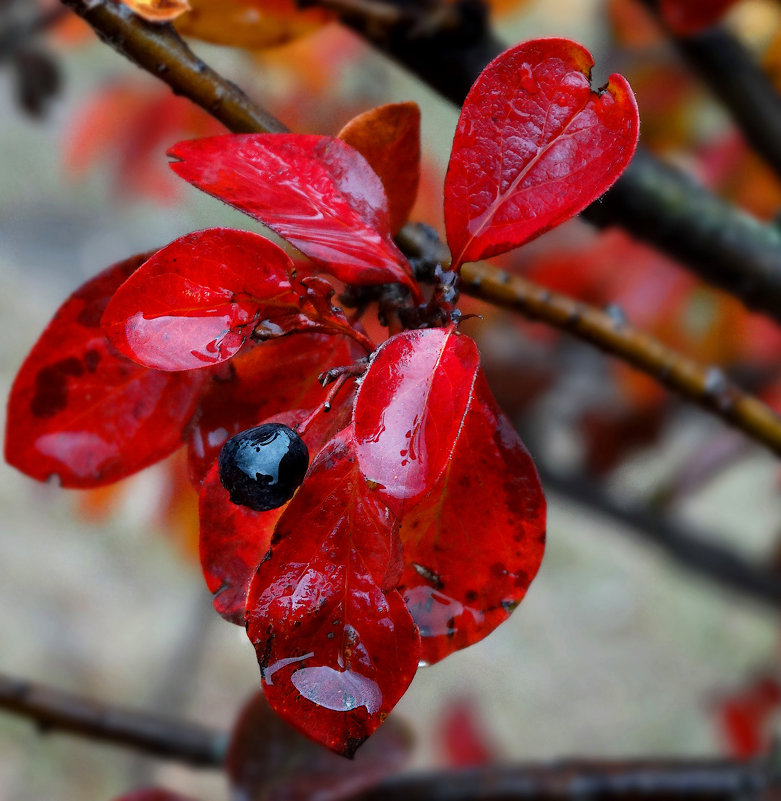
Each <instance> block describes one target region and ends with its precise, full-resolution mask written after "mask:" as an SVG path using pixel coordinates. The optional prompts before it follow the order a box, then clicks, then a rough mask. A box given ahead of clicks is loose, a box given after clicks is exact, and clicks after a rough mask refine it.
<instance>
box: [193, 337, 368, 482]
mask: <svg viewBox="0 0 781 801" xmlns="http://www.w3.org/2000/svg"><path fill="white" fill-rule="evenodd" d="M357 355H358V354H357V353H356V349H355V348H354V347H353V346H352V345H351V344H350V341H349V340H347V339H345V337H340V336H328V335H325V334H299V335H298V336H295V337H285V338H283V339H276V340H270V341H269V342H263V343H261V344H259V345H256V346H255V347H253V348H252V349H250V350H245V351H244V352H243V353H241V354H240V355H239V356H237V357H236V358H235V359H233V360H232V361H231V362H230V364H229V365H227V368H228V373H227V375H217V374H215V375H214V376H213V377H212V378H211V380H210V381H209V382H208V383H207V384H206V386H205V389H204V392H203V395H202V399H201V403H200V409H199V412H198V415H197V417H196V419H195V421H194V424H193V425H192V427H191V429H190V434H189V444H190V448H189V454H188V458H189V463H190V477H191V479H192V481H193V483H194V484H196V486H197V485H200V483H201V482H202V481H203V477H204V476H205V475H206V473H207V471H208V470H209V468H210V467H211V465H212V463H213V462H214V460H215V459H216V458H217V455H218V454H219V452H220V448H222V446H223V444H224V443H225V441H226V440H227V439H228V438H229V437H232V436H233V435H234V434H238V433H239V431H243V430H244V429H246V428H251V427H252V426H255V425H258V423H259V422H260V421H262V420H265V419H267V418H269V417H271V416H273V415H276V414H279V413H281V412H284V411H287V410H289V409H311V408H315V407H316V406H318V405H320V404H322V403H323V402H324V401H325V398H326V396H327V394H328V393H327V390H325V389H323V387H322V386H320V384H319V383H318V381H317V377H318V376H319V375H320V373H323V372H325V371H326V370H328V369H330V368H331V367H338V366H341V365H347V364H351V363H352V362H353V361H355V359H356V357H357ZM347 394H348V393H346V392H345V393H343V395H340V396H339V398H338V399H342V400H344V399H345V398H346V396H347Z"/></svg>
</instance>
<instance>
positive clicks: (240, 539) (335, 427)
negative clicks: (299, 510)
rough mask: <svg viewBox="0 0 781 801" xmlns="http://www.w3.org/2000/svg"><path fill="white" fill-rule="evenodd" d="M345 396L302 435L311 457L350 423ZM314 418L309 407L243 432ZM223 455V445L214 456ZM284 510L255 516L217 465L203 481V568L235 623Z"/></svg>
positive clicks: (220, 608)
mask: <svg viewBox="0 0 781 801" xmlns="http://www.w3.org/2000/svg"><path fill="white" fill-rule="evenodd" d="M344 395H345V396H344V399H343V401H342V403H341V405H339V406H338V407H334V408H333V409H332V410H331V411H330V412H328V413H320V414H319V415H317V417H316V418H315V420H314V421H313V422H312V423H311V424H310V425H309V426H308V428H307V429H306V431H305V432H304V434H303V435H302V439H303V440H304V442H305V443H306V446H307V448H308V450H309V453H310V456H311V457H314V456H315V455H316V454H317V453H318V452H319V451H320V449H321V448H322V447H323V445H325V443H326V442H327V441H328V440H329V439H331V437H332V436H334V434H336V433H337V432H338V431H340V430H341V429H342V428H344V427H345V426H346V425H348V424H349V422H350V411H351V409H352V397H351V395H350V393H344ZM311 414H312V410H311V409H310V410H306V411H302V410H296V411H286V412H283V413H281V414H276V415H273V416H271V417H254V418H253V419H252V420H251V421H250V422H249V423H248V424H247V425H245V426H244V427H243V428H249V427H251V426H255V425H259V424H260V423H263V422H271V423H284V424H285V425H288V426H290V427H291V428H295V427H296V426H298V425H299V424H300V423H301V422H302V421H304V420H306V419H307V418H308V417H309V416H310V415H311ZM243 428H242V429H239V430H243ZM232 433H234V432H232ZM232 433H231V434H228V435H227V436H226V439H227V438H228V436H232ZM235 433H238V432H235ZM220 447H221V446H220ZM218 453H219V447H218V448H216V453H215V458H216V456H217V454H218ZM285 508H287V504H285V505H284V506H282V507H280V508H279V509H272V510H270V511H268V512H255V511H253V510H252V509H250V508H248V507H246V506H240V505H238V504H235V503H232V502H231V499H230V496H229V494H228V491H227V490H226V489H225V488H224V487H223V486H222V484H221V483H220V477H219V473H218V470H217V463H216V462H215V463H214V464H213V465H212V467H211V469H210V470H209V472H208V473H207V475H206V478H205V479H204V482H203V487H202V489H201V495H200V503H199V514H200V521H201V524H200V556H201V567H202V569H203V575H204V578H205V580H206V586H207V587H208V588H209V590H210V592H212V593H213V594H214V608H215V609H216V610H217V612H218V613H219V614H220V615H222V617H224V618H225V619H226V620H228V621H230V622H231V623H237V624H238V625H240V626H243V625H244V622H245V618H244V607H245V605H246V601H247V591H248V589H249V584H250V581H251V580H252V577H253V576H254V574H255V571H256V570H257V567H258V564H259V563H260V561H261V559H263V557H264V556H265V555H266V552H267V551H268V549H269V547H270V546H271V536H272V534H273V533H274V526H276V524H277V521H278V520H279V518H280V516H281V515H282V512H283V511H284V509H285Z"/></svg>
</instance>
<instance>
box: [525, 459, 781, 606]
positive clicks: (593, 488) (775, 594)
mask: <svg viewBox="0 0 781 801" xmlns="http://www.w3.org/2000/svg"><path fill="white" fill-rule="evenodd" d="M537 470H538V472H539V474H540V479H541V481H542V484H543V486H544V487H545V489H546V491H550V492H552V493H554V495H555V494H558V495H559V496H561V497H562V498H565V499H567V500H570V501H574V502H575V503H576V504H578V505H579V506H583V507H585V508H586V509H589V510H591V511H594V512H597V513H598V514H600V515H604V516H605V517H609V518H610V519H611V520H613V521H618V522H619V523H622V524H624V525H625V526H626V527H627V529H628V531H629V532H630V533H631V534H633V535H635V536H638V537H640V538H641V539H643V540H644V541H646V542H648V543H649V544H651V545H655V546H656V547H658V548H660V549H661V550H663V551H664V553H665V554H666V555H667V556H669V557H671V558H672V559H674V560H675V561H676V562H678V564H680V565H682V566H683V567H685V568H687V569H689V570H692V571H694V572H696V573H698V574H699V575H701V576H705V577H706V578H709V579H711V580H713V581H717V582H718V583H719V584H721V585H722V586H724V587H727V588H728V589H730V590H733V591H734V592H738V593H740V594H741V595H743V596H745V597H747V598H751V599H752V600H754V601H758V602H760V603H763V604H767V605H769V606H771V607H775V608H777V609H781V575H779V573H778V572H776V571H775V570H772V569H769V568H767V567H764V566H762V565H760V564H756V563H754V562H750V561H748V560H746V559H744V558H742V557H741V556H738V555H737V554H736V553H735V552H734V551H732V550H731V549H729V548H726V547H724V546H722V545H719V544H717V543H714V542H709V538H708V537H707V536H706V535H705V534H704V533H700V532H697V531H694V530H693V529H692V528H691V527H690V526H688V525H687V526H684V525H682V524H681V523H679V522H678V521H676V520H673V519H672V518H671V517H669V516H667V515H661V514H658V513H656V512H653V511H650V510H649V509H647V508H645V507H640V506H639V505H638V504H637V503H627V502H626V501H625V500H623V499H622V500H621V501H619V500H618V499H617V498H614V497H613V496H612V495H610V493H608V492H606V491H605V489H604V487H602V486H601V485H600V484H598V483H597V482H595V481H590V480H588V479H585V478H583V477H582V476H576V475H569V474H564V473H562V472H561V471H558V470H554V469H552V468H550V467H548V466H547V465H545V464H544V463H540V462H539V461H538V462H537Z"/></svg>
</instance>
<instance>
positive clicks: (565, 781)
mask: <svg viewBox="0 0 781 801" xmlns="http://www.w3.org/2000/svg"><path fill="white" fill-rule="evenodd" d="M776 784H777V782H776V780H775V777H774V776H772V774H771V772H770V770H769V769H768V766H767V765H766V764H765V763H764V762H762V761H756V762H749V763H736V762H728V761H723V762H720V761H706V760H701V761H683V760H681V761H672V760H647V761H634V762H633V761H624V762H602V763H600V762H591V761H589V762H585V761H571V762H560V763H558V764H553V765H520V766H516V765H508V766H501V767H500V766H491V767H485V768H477V769H475V768H472V769H469V770H460V771H448V772H442V773H428V774H421V775H419V776H416V775H414V774H413V775H411V776H399V777H395V778H392V779H387V780H385V781H384V782H382V783H381V784H379V785H378V786H377V787H375V788H373V789H371V790H369V791H368V792H365V793H363V794H362V795H360V796H358V798H359V799H360V801H402V800H403V801H520V800H521V799H538V800H539V801H543V799H544V800H545V801H575V799H579V800H580V801H583V799H588V801H602V799H605V801H607V799H611V800H612V801H619V800H620V799H626V801H629V800H630V799H631V801H637V799H642V798H645V799H659V800H660V801H661V799H664V800H665V801H674V800H675V799H681V801H694V799H698V801H705V800H706V799H707V801H722V800H723V801H728V800H729V801H733V800H734V799H739V798H753V799H758V798H761V797H762V795H763V793H766V792H769V791H770V790H772V789H775V787H776Z"/></svg>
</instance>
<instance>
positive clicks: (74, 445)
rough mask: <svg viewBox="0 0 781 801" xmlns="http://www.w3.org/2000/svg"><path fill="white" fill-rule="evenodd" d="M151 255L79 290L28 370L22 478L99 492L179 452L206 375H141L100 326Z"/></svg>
mask: <svg viewBox="0 0 781 801" xmlns="http://www.w3.org/2000/svg"><path fill="white" fill-rule="evenodd" d="M147 256H148V254H144V255H140V256H134V257H132V258H130V259H127V260H126V261H123V262H120V263H118V264H115V265H113V266H112V267H109V268H108V269H107V270H105V271H104V272H102V273H100V274H99V275H98V276H96V277H95V278H93V279H92V280H90V281H88V282H87V283H86V284H84V285H83V286H82V287H81V288H80V289H78V290H77V291H76V292H74V293H73V294H72V295H71V296H70V297H69V298H68V299H67V300H66V301H65V303H63V305H62V306H61V307H60V308H59V309H58V311H57V313H56V314H55V316H54V318H53V319H52V321H51V322H50V323H49V325H48V327H47V328H46V330H45V331H44V332H43V334H41V336H40V338H39V339H38V341H37V342H36V344H35V345H34V347H33V349H32V351H31V352H30V354H29V356H28V357H27V359H26V360H25V362H24V364H22V366H21V368H20V370H19V373H18V374H17V376H16V380H15V381H14V384H13V387H12V389H11V395H10V399H9V401H8V417H7V423H6V439H5V458H6V461H8V462H9V463H10V464H12V465H13V466H14V467H16V468H18V469H19V470H21V471H22V472H23V473H26V474H27V475H29V476H32V477H33V478H36V479H38V480H39V481H46V480H47V479H49V478H51V477H53V476H55V477H57V478H58V480H59V481H60V483H61V484H62V486H64V487H81V488H86V487H98V486H101V485H103V484H111V483H113V482H114V481H118V480H119V479H120V478H124V477H125V476H129V475H131V474H132V473H135V472H136V471H138V470H140V469H141V468H143V467H146V466H147V465H150V464H152V463H154V462H156V461H158V460H159V459H162V458H163V457H165V456H167V455H168V454H169V453H172V452H173V451H174V450H176V448H178V447H179V446H180V445H181V442H182V432H183V430H184V429H185V428H186V426H187V424H188V422H189V420H190V418H191V417H192V415H193V412H194V411H195V408H196V403H197V399H198V395H199V392H200V388H201V385H202V382H203V379H204V378H205V375H203V374H197V373H162V372H158V371H155V370H149V369H147V368H146V367H142V366H140V365H138V364H136V363H135V362H132V361H130V360H129V359H126V358H125V357H124V356H121V355H120V354H119V353H117V351H116V350H115V349H114V347H113V346H112V345H111V343H110V342H109V341H108V340H107V339H106V336H105V334H104V333H103V330H102V329H101V327H100V319H101V315H102V314H103V310H104V309H105V308H106V305H107V303H108V302H109V299H110V298H111V296H112V295H113V294H114V292H115V291H116V289H117V287H119V286H120V284H122V282H123V281H125V280H126V279H127V278H128V276H129V275H131V274H132V273H133V271H134V270H135V269H136V268H137V267H138V266H139V265H140V264H142V263H143V262H144V261H145V259H146V258H147Z"/></svg>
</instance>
